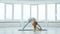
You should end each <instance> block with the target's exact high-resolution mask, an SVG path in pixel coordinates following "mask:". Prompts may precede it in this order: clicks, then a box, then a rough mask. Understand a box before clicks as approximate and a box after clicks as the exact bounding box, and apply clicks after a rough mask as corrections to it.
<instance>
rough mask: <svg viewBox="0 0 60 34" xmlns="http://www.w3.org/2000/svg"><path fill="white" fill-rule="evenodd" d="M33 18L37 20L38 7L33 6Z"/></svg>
mask: <svg viewBox="0 0 60 34" xmlns="http://www.w3.org/2000/svg"><path fill="white" fill-rule="evenodd" d="M31 17H34V18H36V19H37V5H31Z"/></svg>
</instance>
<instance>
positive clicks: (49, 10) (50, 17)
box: [47, 4, 55, 21]
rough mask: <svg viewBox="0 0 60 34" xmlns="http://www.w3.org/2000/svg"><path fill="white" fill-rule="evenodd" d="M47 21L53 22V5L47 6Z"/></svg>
mask: <svg viewBox="0 0 60 34" xmlns="http://www.w3.org/2000/svg"><path fill="white" fill-rule="evenodd" d="M47 19H48V20H49V21H55V4H48V5H47Z"/></svg>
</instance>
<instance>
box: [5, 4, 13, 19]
mask: <svg viewBox="0 0 60 34" xmlns="http://www.w3.org/2000/svg"><path fill="white" fill-rule="evenodd" d="M6 19H12V5H11V4H6Z"/></svg>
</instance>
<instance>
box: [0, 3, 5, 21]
mask: <svg viewBox="0 0 60 34" xmlns="http://www.w3.org/2000/svg"><path fill="white" fill-rule="evenodd" d="M4 5H5V4H4V3H0V20H4V13H5V12H4V11H5V6H4Z"/></svg>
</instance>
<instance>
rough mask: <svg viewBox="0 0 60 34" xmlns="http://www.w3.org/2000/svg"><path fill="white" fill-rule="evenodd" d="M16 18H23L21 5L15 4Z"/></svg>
mask: <svg viewBox="0 0 60 34" xmlns="http://www.w3.org/2000/svg"><path fill="white" fill-rule="evenodd" d="M14 19H18V20H21V5H20V4H14Z"/></svg>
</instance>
